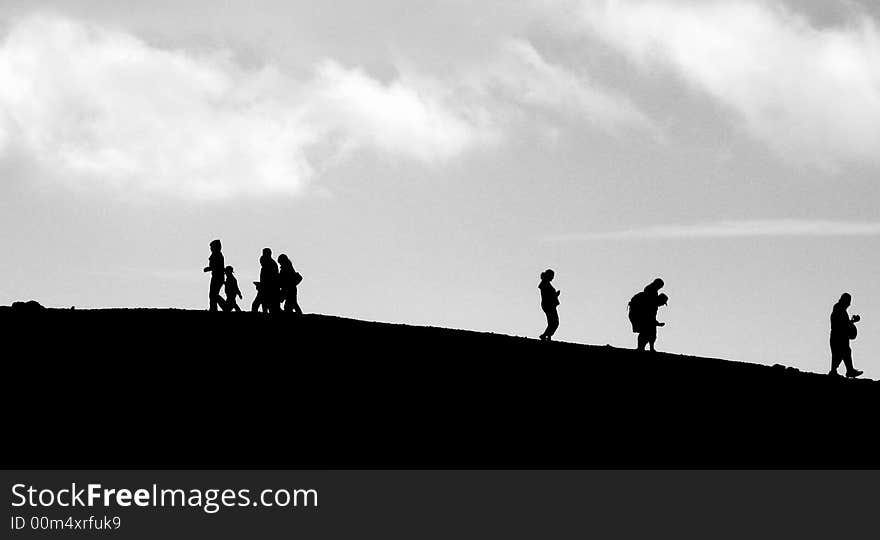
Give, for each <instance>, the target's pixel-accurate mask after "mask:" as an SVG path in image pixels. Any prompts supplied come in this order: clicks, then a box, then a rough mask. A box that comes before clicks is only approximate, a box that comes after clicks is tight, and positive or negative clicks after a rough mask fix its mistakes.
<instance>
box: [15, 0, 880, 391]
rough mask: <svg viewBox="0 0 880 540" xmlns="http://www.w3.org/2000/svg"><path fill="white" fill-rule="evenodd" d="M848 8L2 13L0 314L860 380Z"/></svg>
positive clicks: (267, 7) (255, 5)
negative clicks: (259, 289)
mask: <svg viewBox="0 0 880 540" xmlns="http://www.w3.org/2000/svg"><path fill="white" fill-rule="evenodd" d="M878 22H880V10H878V8H877V7H875V6H874V5H873V4H872V3H869V2H867V0H862V1H855V0H797V1H795V0H790V1H781V0H766V1H762V0H736V1H734V0H717V1H715V0H694V1H689V0H680V1H673V0H630V1H627V0H617V1H614V0H523V1H521V2H511V1H509V0H503V1H502V0H498V1H495V0H486V1H481V2H470V1H465V0H434V1H423V0H374V1H371V2H356V1H350V2H348V1H346V2H342V1H340V2H333V3H328V2H318V1H313V0H310V1H289V0H249V1H247V2H245V1H234V0H227V1H222V2H221V1H217V0H192V1H187V2H180V1H171V0H152V1H150V2H120V1H118V0H63V1H62V0H55V1H50V0H45V1H44V0H2V2H0V249H2V253H3V256H2V258H0V303H2V304H6V303H10V302H12V301H14V300H24V299H31V298H33V299H37V300H39V301H41V302H42V303H44V304H45V305H50V306H70V305H76V306H78V307H106V306H130V307H134V306H156V307H186V308H205V307H207V288H208V277H207V275H206V274H203V273H202V271H201V270H202V268H203V267H204V266H205V264H207V257H208V254H209V252H208V243H209V242H210V240H212V239H213V238H215V237H216V238H221V239H222V241H223V244H224V253H225V255H226V261H227V263H228V264H232V265H234V266H235V267H236V273H237V275H238V278H239V281H240V283H242V284H243V285H248V286H246V287H243V289H244V292H245V302H246V303H249V302H250V300H251V299H252V298H253V289H252V287H250V286H249V285H250V282H251V281H252V280H253V279H255V278H256V277H257V275H258V270H259V268H258V263H257V259H258V257H259V252H260V249H261V248H262V247H264V246H271V247H272V248H273V250H274V252H275V253H276V254H278V253H287V254H289V255H290V257H291V259H292V260H293V262H294V265H295V266H296V267H297V269H298V270H299V271H300V272H301V273H302V274H303V275H304V276H305V281H304V282H303V284H302V286H301V289H300V304H301V305H302V306H303V308H304V309H305V310H306V311H310V312H320V313H328V314H337V315H343V316H351V317H357V318H364V319H372V320H383V321H393V322H408V323H413V324H430V325H439V326H451V327H458V328H469V329H475V330H484V331H493V332H503V333H509V334H516V335H527V336H537V335H538V334H539V333H540V332H541V331H542V330H543V327H544V318H543V314H542V313H541V311H540V308H539V293H538V289H537V284H538V274H539V273H540V272H541V270H543V269H545V268H548V267H549V268H554V269H555V270H556V273H557V278H556V281H555V285H556V286H557V288H559V289H561V291H562V296H561V301H562V305H561V306H560V318H561V326H560V329H559V332H558V334H557V337H558V338H559V339H562V340H570V341H577V342H583V343H594V344H605V343H609V344H612V345H616V346H631V345H632V344H633V343H634V335H633V334H632V333H631V332H629V327H628V322H627V319H626V302H627V300H628V299H629V297H630V296H631V295H632V294H633V293H635V292H636V291H637V290H640V289H641V288H642V287H643V286H644V285H645V284H646V283H648V282H649V281H651V280H652V279H653V278H654V277H656V276H662V277H663V278H664V279H665V280H666V283H667V287H666V292H667V294H669V296H670V302H669V306H668V307H667V308H663V310H661V316H660V318H661V320H665V321H667V326H666V327H665V328H663V329H662V330H661V333H660V338H659V341H658V348H659V349H661V350H667V351H673V352H682V353H689V354H700V355H708V356H717V357H724V358H733V359H739V360H744V361H750V362H762V363H769V364H773V363H777V362H780V363H785V364H789V365H794V366H797V367H800V368H802V369H805V370H810V371H827V369H828V364H829V353H828V344H827V340H828V315H829V313H830V310H831V307H832V305H833V304H834V302H835V301H836V300H837V298H838V297H839V296H840V294H841V293H842V292H844V291H849V292H851V293H852V295H853V298H854V301H853V307H852V308H851V310H850V312H851V313H860V314H861V315H862V317H863V322H862V324H861V334H860V337H859V339H858V340H857V341H856V342H855V343H854V357H855V362H856V366H857V367H861V368H862V369H865V371H866V374H867V375H869V376H872V377H874V378H878V377H880V283H878V279H877V275H878V272H877V268H878V263H880V257H878V255H877V254H878V248H880V212H878V202H880V183H878V173H880V152H878V150H880V28H878Z"/></svg>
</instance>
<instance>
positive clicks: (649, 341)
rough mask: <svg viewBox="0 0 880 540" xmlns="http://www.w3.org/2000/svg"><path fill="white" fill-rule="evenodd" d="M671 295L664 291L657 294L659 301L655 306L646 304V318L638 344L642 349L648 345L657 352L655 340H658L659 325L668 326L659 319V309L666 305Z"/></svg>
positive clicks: (652, 350)
mask: <svg viewBox="0 0 880 540" xmlns="http://www.w3.org/2000/svg"><path fill="white" fill-rule="evenodd" d="M667 300H669V297H668V296H666V295H665V294H663V293H660V294H658V295H657V303H656V304H655V305H654V306H650V305H649V306H646V307H647V309H646V310H645V319H644V321H643V322H642V326H641V332H639V337H638V342H637V344H636V346H637V348H638V349H639V350H640V351H643V350H645V345H648V347H649V348H650V351H651V352H655V349H654V342H656V341H657V327H659V326H666V323H662V322H658V321H657V310H658V309H659V308H660V306H665V305H666V302H667Z"/></svg>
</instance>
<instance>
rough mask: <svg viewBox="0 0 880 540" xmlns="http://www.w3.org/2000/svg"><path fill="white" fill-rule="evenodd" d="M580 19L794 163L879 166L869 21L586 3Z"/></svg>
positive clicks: (763, 5) (625, 0)
mask: <svg viewBox="0 0 880 540" xmlns="http://www.w3.org/2000/svg"><path fill="white" fill-rule="evenodd" d="M793 5H794V6H797V4H796V3H795V4H793ZM580 20H581V22H582V25H583V30H584V31H586V32H587V33H588V34H589V35H591V36H594V37H597V38H598V39H599V40H601V41H602V42H604V43H605V44H607V45H610V46H611V47H612V48H614V49H616V50H618V51H619V52H621V53H622V54H624V55H625V56H626V57H628V58H629V59H630V60H631V61H632V62H633V63H634V64H635V65H637V66H639V67H641V68H643V69H644V72H645V73H646V74H648V75H649V76H651V77H654V76H658V75H659V74H662V73H664V72H666V73H674V74H675V75H676V76H678V77H680V78H681V79H682V80H683V81H684V82H685V83H686V84H688V85H690V86H691V87H692V88H694V89H696V90H698V91H700V92H703V93H705V94H706V95H708V96H711V97H712V98H714V99H715V100H717V102H718V103H719V104H720V105H721V106H722V107H723V108H724V109H726V110H729V111H731V112H732V113H734V114H735V115H736V117H737V118H738V119H739V121H740V123H741V125H742V126H743V127H744V129H745V130H746V132H747V133H749V134H750V135H751V136H753V137H754V138H756V139H758V140H760V141H762V142H764V143H766V144H767V145H768V146H769V147H771V148H772V149H773V150H774V151H776V152H778V153H779V154H780V155H781V156H783V157H784V158H785V159H787V160H790V161H793V162H799V163H806V164H811V165H818V166H821V167H823V168H833V167H836V166H837V165H839V164H841V163H871V164H877V163H880V153H878V152H877V149H878V148H880V32H878V25H877V22H876V21H875V20H874V19H873V18H871V17H870V16H868V15H851V17H850V19H849V21H848V22H847V23H845V24H838V25H836V26H817V25H816V24H815V23H814V22H812V21H811V20H809V19H808V18H807V17H805V16H803V15H802V14H800V13H798V12H796V11H793V9H792V8H788V7H785V6H783V5H782V4H780V3H778V2H769V1H758V0H737V1H732V0H715V1H698V2H697V1H669V0H638V1H631V0H584V1H583V2H582V3H581V10H580Z"/></svg>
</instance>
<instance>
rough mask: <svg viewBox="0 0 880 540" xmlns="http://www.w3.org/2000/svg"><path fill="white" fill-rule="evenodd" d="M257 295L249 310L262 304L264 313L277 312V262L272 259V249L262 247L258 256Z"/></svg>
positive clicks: (258, 307) (255, 309)
mask: <svg viewBox="0 0 880 540" xmlns="http://www.w3.org/2000/svg"><path fill="white" fill-rule="evenodd" d="M254 285H256V286H257V296H256V298H254V303H253V304H251V311H257V310H259V309H260V307H261V306H262V308H263V312H264V313H278V311H279V307H278V263H276V262H275V260H274V259H272V250H271V249H269V248H263V255H262V256H261V257H260V281H255V282H254Z"/></svg>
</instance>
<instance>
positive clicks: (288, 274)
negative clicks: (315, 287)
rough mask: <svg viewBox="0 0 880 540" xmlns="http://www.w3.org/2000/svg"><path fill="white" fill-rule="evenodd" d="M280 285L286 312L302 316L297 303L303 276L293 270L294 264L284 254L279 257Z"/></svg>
mask: <svg viewBox="0 0 880 540" xmlns="http://www.w3.org/2000/svg"><path fill="white" fill-rule="evenodd" d="M278 266H279V268H280V270H279V273H278V284H279V286H280V287H279V288H280V290H281V300H282V301H284V311H286V312H291V311H294V312H296V313H297V314H298V315H302V310H301V309H300V308H299V304H298V303H297V301H296V286H297V285H299V284H300V282H302V276H301V275H300V273H299V272H297V271H296V270H294V269H293V263H292V262H290V258H288V257H287V255H285V254H284V253H282V254H281V255H279V256H278Z"/></svg>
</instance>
